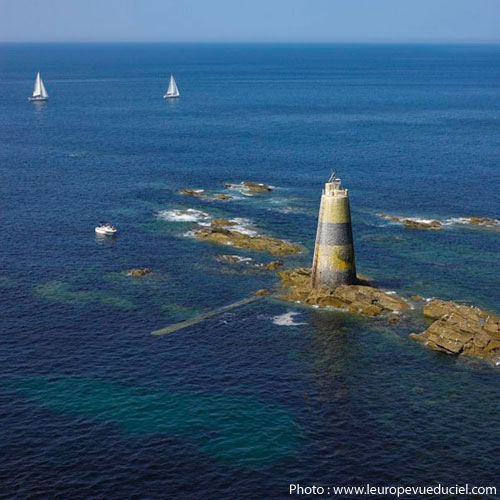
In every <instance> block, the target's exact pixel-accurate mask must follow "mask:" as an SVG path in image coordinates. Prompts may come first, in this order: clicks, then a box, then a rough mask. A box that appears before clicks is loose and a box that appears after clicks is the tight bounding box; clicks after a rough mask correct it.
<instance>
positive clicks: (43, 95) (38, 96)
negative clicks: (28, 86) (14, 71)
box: [28, 71, 49, 101]
mask: <svg viewBox="0 0 500 500" xmlns="http://www.w3.org/2000/svg"><path fill="white" fill-rule="evenodd" d="M28 99H29V100H30V101H47V100H48V99H49V94H48V93H47V89H46V88H45V85H44V84H43V80H42V79H41V78H40V71H39V72H38V73H37V74H36V80H35V87H34V88H33V94H32V95H31V97H28Z"/></svg>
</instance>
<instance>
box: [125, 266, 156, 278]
mask: <svg viewBox="0 0 500 500" xmlns="http://www.w3.org/2000/svg"><path fill="white" fill-rule="evenodd" d="M152 272H153V270H152V269H150V268H149V267H138V268H134V269H129V270H128V271H127V276H133V277H134V278H142V277H143V276H146V275H147V274H151V273H152Z"/></svg>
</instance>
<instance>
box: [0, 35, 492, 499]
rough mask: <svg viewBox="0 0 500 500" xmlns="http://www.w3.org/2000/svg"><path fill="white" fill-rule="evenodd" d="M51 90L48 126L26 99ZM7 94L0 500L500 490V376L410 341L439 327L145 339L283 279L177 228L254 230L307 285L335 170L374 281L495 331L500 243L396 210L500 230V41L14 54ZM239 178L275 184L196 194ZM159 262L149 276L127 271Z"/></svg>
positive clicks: (267, 314)
mask: <svg viewBox="0 0 500 500" xmlns="http://www.w3.org/2000/svg"><path fill="white" fill-rule="evenodd" d="M37 70H40V71H41V72H42V77H43V78H44V80H45V84H46V86H47V90H48V92H49V94H50V101H49V102H48V103H46V104H42V105H36V104H33V103H29V102H28V101H27V96H28V95H29V94H30V92H31V89H32V85H33V81H34V77H35V73H36V71H37ZM170 73H174V74H175V76H176V79H177V83H178V85H179V89H180V92H181V98H180V99H179V100H177V101H175V102H165V101H164V100H163V99H162V94H163V92H164V91H165V88H166V86H167V83H168V76H169V74H170ZM0 89H1V91H0V144H1V148H0V175H1V177H0V192H1V215H0V217H1V218H0V221H1V224H0V231H1V243H0V245H1V258H2V259H1V270H0V292H1V300H0V315H1V326H2V328H1V332H2V335H1V343H2V346H1V349H0V422H1V431H0V438H1V440H0V442H1V445H0V450H1V457H2V460H1V461H0V482H1V488H0V497H2V498H4V497H5V498H70V497H73V498H106V499H115V498H116V499H122V498H184V497H186V498H214V499H223V498H224V499H225V498H228V499H234V498H239V499H254V498H255V499H262V498H285V497H287V496H288V495H287V494H288V484H289V483H297V482H298V483H301V484H303V485H307V484H323V485H343V484H351V485H353V484H364V483H370V484H374V485H422V484H424V485H428V484H435V483H437V482H442V483H443V484H447V485H454V484H456V483H459V484H465V483H466V482H468V483H470V484H475V485H496V486H497V487H500V484H498V460H499V448H498V443H499V440H500V427H499V426H498V415H499V412H500V398H499V395H500V393H499V382H500V375H499V371H498V369H495V368H492V367H489V366H483V365H481V364H478V363H471V362H464V361H459V360H455V359H452V358H450V357H447V356H444V355H439V354H436V353H433V352H430V351H427V350H425V348H423V347H422V346H421V345H419V344H418V343H416V342H415V341H413V340H411V339H409V338H408V334H409V333H411V332H412V331H422V330H423V329H424V328H425V325H426V323H425V321H424V320H422V319H421V314H420V312H419V311H418V310H416V311H415V312H413V313H410V314H409V316H408V317H407V318H404V319H403V320H402V322H401V323H400V324H398V325H388V324H386V322H385V321H383V320H368V319H361V318H354V317H352V316H349V315H347V314H344V313H342V312H338V311H337V312H335V311H317V310H311V309H307V308H300V307H295V306H293V305H290V304H287V303H283V302H280V301H278V300H274V299H272V300H264V301H260V302H257V303H254V304H252V305H249V306H247V307H245V308H241V309H237V310H234V311H232V312H230V313H226V314H224V315H223V316H220V317H217V318H214V319H211V320H208V321H206V322H205V323H201V324H199V325H197V326H194V327H192V328H189V329H186V330H183V331H179V332H177V333H175V334H172V335H169V336H165V337H161V338H156V337H152V336H151V335H150V332H151V331H152V330H154V329H156V328H159V327H162V326H165V325H167V324H170V323H172V322H175V321H178V320H181V319H183V318H185V317H187V316H190V315H194V314H196V313H198V312H202V311H207V310H210V309H211V308H214V307H218V306H222V305H225V304H227V303H230V302H231V301H235V300H238V299H240V298H242V297H246V296H248V295H250V294H251V292H252V291H253V290H255V289H257V288H263V287H271V286H273V285H275V284H276V283H277V277H276V275H275V274H273V273H266V272H244V270H245V269H247V270H250V266H247V267H245V266H244V265H243V266H241V267H240V268H238V267H237V266H236V267H231V266H230V265H227V264H222V263H220V262H218V261H217V260H216V259H215V257H217V256H219V255H221V254H225V253H226V254H227V253H232V254H238V255H241V256H247V257H252V258H253V259H255V261H257V262H267V261H269V260H271V258H272V257H271V256H269V255H266V254H257V253H252V252H243V251H239V250H235V249H227V248H220V247H217V246H213V245H211V244H206V243H202V242H198V241H195V240H194V239H193V238H191V237H189V236H188V235H186V234H187V233H189V231H190V230H192V229H193V228H195V227H196V226H197V223H196V222H175V221H169V220H165V218H161V217H160V216H159V215H158V214H159V213H163V214H164V215H165V214H167V218H168V214H172V213H173V212H171V211H172V210H176V209H186V208H192V209H196V210H200V211H202V212H204V213H205V214H207V216H210V217H221V216H224V217H229V218H231V217H238V218H245V219H249V220H250V221H251V223H252V224H253V225H255V226H256V227H258V228H259V229H260V230H262V231H264V232H266V233H267V234H271V235H275V236H278V237H282V238H286V239H289V240H290V241H294V242H297V243H300V244H302V245H303V246H304V247H305V249H306V250H304V252H302V253H301V254H300V255H299V256H297V257H293V258H287V259H285V260H286V264H287V265H290V266H292V265H297V264H299V265H310V262H311V250H312V247H313V244H314V236H315V226H316V216H317V209H318V203H319V197H320V194H321V188H322V184H323V183H324V182H325V181H326V180H327V178H328V176H329V174H330V170H331V169H332V168H337V170H338V172H339V174H340V176H341V177H342V180H343V183H344V185H345V186H346V187H348V188H349V189H350V192H351V206H352V211H353V221H354V237H355V245H356V258H357V267H358V271H359V272H361V273H362V274H365V275H368V276H369V277H371V278H372V279H373V280H375V281H376V283H377V284H378V285H379V286H381V287H383V288H387V289H391V290H395V291H397V292H398V293H400V294H402V295H411V294H413V293H418V294H421V295H423V296H426V297H429V296H438V297H442V298H447V299H456V300H461V301H466V302H467V303H473V304H477V305H479V306H481V307H484V308H487V309H490V310H493V311H496V312H498V311H499V306H498V303H499V299H500V291H499V290H500V287H499V286H498V285H499V283H500V272H499V266H498V251H499V237H500V233H498V232H495V231H492V230H485V229H470V228H467V227H466V226H462V225H459V224H451V225H449V226H446V229H445V230H444V231H442V232H426V231H416V232H412V231H408V230H405V229H403V228H402V227H401V226H399V225H396V224H389V223H387V222H386V221H384V220H383V219H381V218H379V217H378V216H377V214H378V213H380V212H384V213H390V214H397V215H405V216H415V217H435V218H438V219H439V220H441V221H445V222H446V221H449V220H450V219H453V218H456V217H461V216H472V215H476V216H485V217H498V216H499V212H500V206H499V196H498V191H499V185H500V182H499V181H500V174H499V172H500V170H499V161H500V160H499V151H500V46H480V45H478V46H382V45H381V46H362V45H357V46H348V45H331V46H314V45H311V46H307V45H303V46H285V45H283V46H260V45H249V46H246V45H219V46H217V45H111V44H110V45H39V46H32V45H29V46H28V45H3V46H0ZM242 180H253V181H259V182H265V183H268V184H271V185H273V186H275V187H276V189H275V190H274V191H273V192H272V193H271V194H269V195H262V196H255V197H246V196H242V195H240V194H239V193H236V195H237V198H235V199H234V200H231V201H226V202H224V201H215V200H198V199H194V198H188V197H183V196H181V195H179V194H178V190H179V189H181V188H185V187H187V188H200V189H206V190H207V191H208V192H209V193H213V192H225V190H224V183H226V182H236V183H237V182H240V181H242ZM233 194H234V193H233ZM99 220H111V221H112V222H114V223H115V224H116V225H117V226H118V228H119V230H120V235H119V236H118V238H116V240H113V241H109V240H102V239H99V238H96V236H95V235H94V226H95V223H96V222H98V221H99ZM206 220H209V219H206ZM228 250H229V251H228ZM138 266H140V267H144V266H147V267H151V268H152V269H153V270H154V272H153V274H152V275H151V276H148V277H145V278H142V279H140V280H138V279H133V278H130V277H128V276H125V275H124V271H125V270H126V269H129V268H131V267H138ZM289 312H296V313H297V314H296V315H294V316H293V320H294V321H292V322H291V323H292V324H291V325H290V324H289V325H288V326H287V325H280V324H276V323H280V321H279V320H278V321H276V319H275V318H277V317H281V319H283V315H284V314H287V313H289ZM285 319H286V318H285ZM281 322H283V321H281ZM285 323H286V321H285ZM289 323H290V322H289Z"/></svg>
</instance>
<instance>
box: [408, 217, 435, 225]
mask: <svg viewBox="0 0 500 500" xmlns="http://www.w3.org/2000/svg"><path fill="white" fill-rule="evenodd" d="M403 220H411V221H412V222H418V223H420V224H431V223H432V222H434V221H436V220H437V219H424V218H423V217H404V218H403ZM437 222H439V221H437Z"/></svg>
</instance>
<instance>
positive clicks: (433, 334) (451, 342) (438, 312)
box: [410, 299, 500, 365]
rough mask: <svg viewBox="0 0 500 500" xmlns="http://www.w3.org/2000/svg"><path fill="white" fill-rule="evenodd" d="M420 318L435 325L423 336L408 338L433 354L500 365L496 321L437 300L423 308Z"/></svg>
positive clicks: (498, 324) (499, 325)
mask: <svg viewBox="0 0 500 500" xmlns="http://www.w3.org/2000/svg"><path fill="white" fill-rule="evenodd" d="M424 315H425V316H427V317H428V318H432V319H434V320H435V321H434V322H433V323H432V324H431V325H430V326H429V328H427V330H425V331H424V332H423V333H421V334H416V333H412V334H411V335H410V336H411V337H412V338H414V339H416V340H419V341H421V342H423V343H424V344H425V345H427V346H428V347H430V348H431V349H434V350H435V351H440V352H444V353H446V354H453V355H455V356H472V357H476V358H480V359H484V360H486V361H489V362H491V363H493V364H496V365H498V364H500V317H498V316H496V315H494V314H491V313H488V312H486V311H482V310H481V309H478V308H477V307H473V306H465V305H461V304H457V303H455V302H451V301H444V300H439V299H434V300H431V301H429V302H428V303H427V304H426V306H425V307H424Z"/></svg>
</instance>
